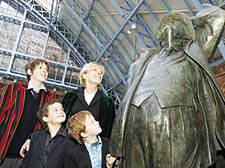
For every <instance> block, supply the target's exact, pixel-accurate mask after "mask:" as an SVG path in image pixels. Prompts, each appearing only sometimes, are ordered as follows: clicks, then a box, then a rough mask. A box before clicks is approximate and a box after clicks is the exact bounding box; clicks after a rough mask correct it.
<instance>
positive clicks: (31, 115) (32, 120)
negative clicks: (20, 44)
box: [0, 58, 54, 168]
mask: <svg viewBox="0 0 225 168" xmlns="http://www.w3.org/2000/svg"><path fill="white" fill-rule="evenodd" d="M48 70H49V64H48V62H47V61H45V60H43V59H39V58H37V59H33V60H30V61H29V62H28V63H27V64H26V67H25V72H26V75H27V78H28V81H29V82H14V83H10V84H8V85H7V86H6V88H5V89H4V91H3V94H2V97H1V99H0V165H1V167H2V168H4V167H7V168H11V167H12V168H17V167H18V166H19V164H20V162H21V160H22V159H21V157H20V155H19V151H20V148H21V146H22V145H23V143H24V141H25V140H26V138H27V137H28V136H29V135H30V134H31V133H32V132H33V130H34V129H39V128H40V124H39V123H38V120H37V117H36V114H37V112H38V110H39V107H40V106H42V105H43V104H44V103H45V102H47V101H48V100H51V99H53V98H54V95H53V93H52V92H51V91H49V90H47V89H46V88H45V86H44V84H43V83H44V81H45V80H46V78H47V76H48ZM5 158H6V159H5ZM3 161H4V162H3Z"/></svg>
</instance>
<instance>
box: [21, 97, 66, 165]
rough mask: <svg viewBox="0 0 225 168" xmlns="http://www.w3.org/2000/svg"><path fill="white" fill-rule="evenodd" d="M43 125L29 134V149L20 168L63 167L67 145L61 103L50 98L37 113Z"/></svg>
mask: <svg viewBox="0 0 225 168" xmlns="http://www.w3.org/2000/svg"><path fill="white" fill-rule="evenodd" d="M37 116H38V119H39V121H40V122H41V123H42V125H43V126H45V127H46V126H47V127H46V128H43V129H41V130H35V131H34V132H33V133H32V134H31V140H30V150H29V151H28V152H27V153H26V155H25V157H24V159H23V161H22V164H21V165H20V168H40V167H46V168H63V167H64V159H65V151H66V145H67V141H68V138H67V133H66V129H65V128H64V127H63V126H62V123H63V122H64V121H65V120H66V114H65V113H64V110H63V107H62V104H61V102H60V101H57V100H50V101H49V102H47V103H46V104H45V105H44V106H43V108H42V109H41V110H40V111H39V112H38V113H37Z"/></svg>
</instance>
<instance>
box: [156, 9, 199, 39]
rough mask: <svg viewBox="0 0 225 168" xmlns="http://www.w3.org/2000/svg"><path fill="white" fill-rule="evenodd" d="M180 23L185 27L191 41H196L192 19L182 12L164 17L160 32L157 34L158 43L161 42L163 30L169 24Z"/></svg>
mask: <svg viewBox="0 0 225 168" xmlns="http://www.w3.org/2000/svg"><path fill="white" fill-rule="evenodd" d="M171 22H172V23H173V22H179V23H181V24H182V25H184V30H185V32H186V34H187V35H188V39H189V40H195V30H194V26H193V24H192V21H191V18H190V17H188V16H187V15H185V14H184V13H181V12H171V13H168V14H166V15H165V16H163V17H162V19H161V20H160V22H159V26H158V30H157V32H156V38H157V40H158V42H160V36H161V34H162V31H163V29H164V28H165V26H167V25H168V23H171Z"/></svg>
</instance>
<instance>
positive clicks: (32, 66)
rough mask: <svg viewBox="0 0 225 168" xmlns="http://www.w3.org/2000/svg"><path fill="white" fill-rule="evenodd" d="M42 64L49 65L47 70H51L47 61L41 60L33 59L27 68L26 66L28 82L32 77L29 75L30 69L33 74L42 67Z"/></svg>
mask: <svg viewBox="0 0 225 168" xmlns="http://www.w3.org/2000/svg"><path fill="white" fill-rule="evenodd" d="M40 63H43V64H45V65H47V68H48V70H49V64H48V62H47V61H46V60H44V59H41V58H35V59H32V60H30V61H28V62H27V64H26V66H25V72H26V76H27V79H28V80H30V75H29V74H27V70H28V69H30V70H31V72H33V71H34V69H35V68H36V66H38V65H40Z"/></svg>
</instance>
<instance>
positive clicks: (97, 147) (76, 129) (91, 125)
mask: <svg viewBox="0 0 225 168" xmlns="http://www.w3.org/2000/svg"><path fill="white" fill-rule="evenodd" d="M101 132H102V129H101V127H100V125H99V122H98V121H96V120H95V118H94V117H93V115H92V114H91V113H90V112H89V111H80V112H78V113H76V114H74V115H73V116H72V117H71V118H70V120H69V123H68V134H69V136H71V137H72V138H73V139H70V140H69V142H68V146H67V150H66V159H65V168H71V167H76V168H84V167H85V168H106V167H112V165H113V162H114V161H115V158H113V157H112V156H111V155H107V154H108V153H109V140H108V139H107V138H101V137H100V136H98V134H100V133H101ZM106 156H107V160H106Z"/></svg>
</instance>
